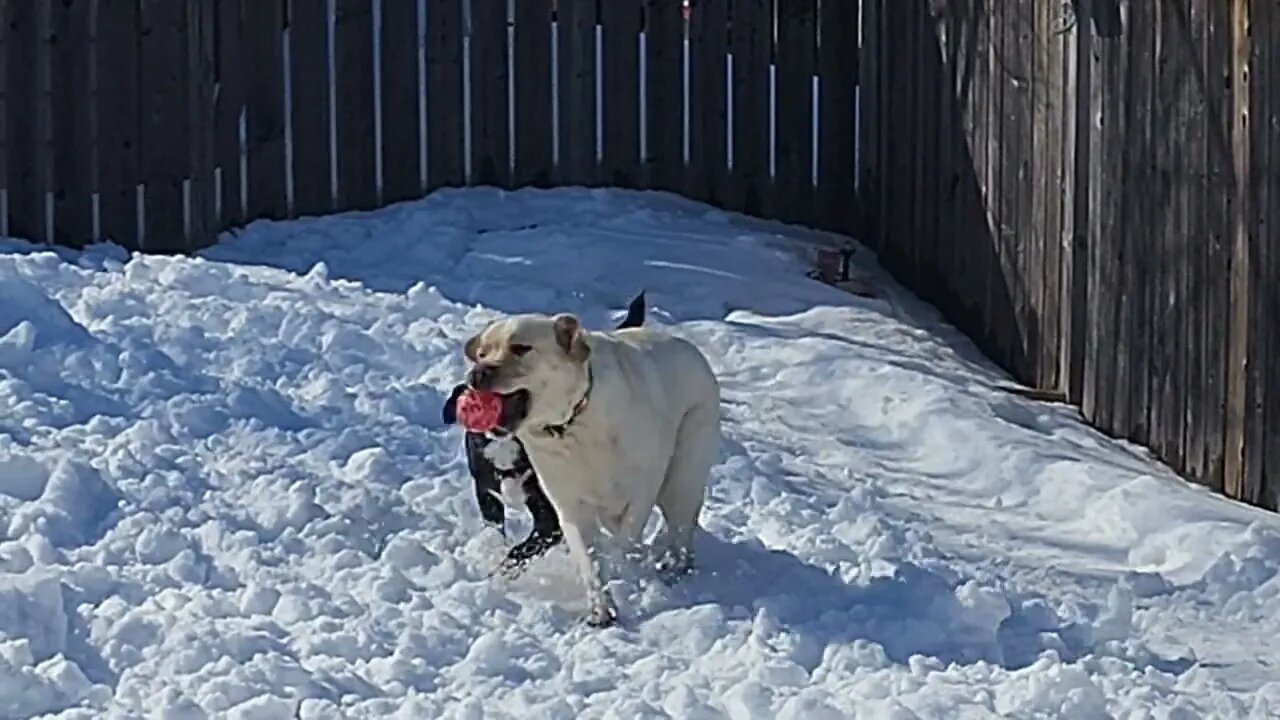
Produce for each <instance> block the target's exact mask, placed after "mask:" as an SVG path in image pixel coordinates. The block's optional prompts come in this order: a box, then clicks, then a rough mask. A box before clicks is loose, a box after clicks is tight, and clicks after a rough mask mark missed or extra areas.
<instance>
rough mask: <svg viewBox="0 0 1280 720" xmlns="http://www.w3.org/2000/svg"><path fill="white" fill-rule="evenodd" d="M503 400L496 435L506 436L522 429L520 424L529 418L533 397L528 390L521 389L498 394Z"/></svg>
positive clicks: (495, 430)
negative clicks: (530, 403)
mask: <svg viewBox="0 0 1280 720" xmlns="http://www.w3.org/2000/svg"><path fill="white" fill-rule="evenodd" d="M498 397H500V398H502V414H501V415H499V416H498V426H497V427H495V428H494V434H496V435H504V434H507V433H513V432H515V431H516V430H519V429H520V424H521V423H523V422H524V420H525V418H527V417H529V401H530V400H531V399H532V397H531V396H530V394H529V391H528V390H525V389H524V388H521V389H519V390H512V391H511V392H509V393H498Z"/></svg>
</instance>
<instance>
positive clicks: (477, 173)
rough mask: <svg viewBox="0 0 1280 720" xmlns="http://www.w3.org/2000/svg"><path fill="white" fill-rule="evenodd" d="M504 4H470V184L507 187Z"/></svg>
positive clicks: (493, 0)
mask: <svg viewBox="0 0 1280 720" xmlns="http://www.w3.org/2000/svg"><path fill="white" fill-rule="evenodd" d="M509 76H510V73H509V72H508V70H507V1H506V0H472V2H471V174H472V177H471V184H472V185H493V186H498V187H510V185H511V155H510V153H511V143H510V141H509V136H508V132H509V130H510V123H509V121H508V117H507V111H508V109H509V106H508V98H507V82H508V79H509Z"/></svg>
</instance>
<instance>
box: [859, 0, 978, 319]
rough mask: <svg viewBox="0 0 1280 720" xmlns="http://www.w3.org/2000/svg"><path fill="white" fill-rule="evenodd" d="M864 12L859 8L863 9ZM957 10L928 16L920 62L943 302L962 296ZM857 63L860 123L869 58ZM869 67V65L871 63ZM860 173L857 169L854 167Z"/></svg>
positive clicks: (862, 194)
mask: <svg viewBox="0 0 1280 720" xmlns="http://www.w3.org/2000/svg"><path fill="white" fill-rule="evenodd" d="M864 13H865V11H864ZM958 16H959V13H958V12H955V11H954V10H951V9H944V10H943V11H942V12H941V13H940V14H938V15H936V16H935V18H934V26H933V27H934V37H935V38H936V50H935V49H934V48H932V47H930V48H927V49H929V50H932V51H933V52H931V53H930V54H929V55H927V56H926V58H925V60H926V63H927V65H928V67H929V72H930V73H931V74H932V75H933V77H934V81H933V82H932V83H931V88H930V89H931V93H930V94H929V96H928V97H927V99H926V101H927V102H928V103H929V106H930V107H932V108H934V113H935V117H936V118H937V121H936V124H935V127H934V135H935V143H936V146H935V148H936V149H935V153H936V163H937V164H936V170H935V172H934V173H933V177H931V178H930V184H931V186H932V190H931V194H932V195H933V197H934V198H936V203H937V205H936V208H935V210H934V216H935V221H934V222H935V236H934V240H935V250H934V253H935V255H934V257H935V261H934V267H933V268H932V270H933V277H934V278H935V284H936V285H937V286H938V287H940V288H941V289H943V290H944V292H945V297H946V298H947V299H946V302H948V303H951V304H953V305H957V306H958V305H960V304H961V303H962V302H963V300H962V298H963V295H962V294H961V290H960V287H959V286H960V285H961V284H962V282H963V281H962V280H960V279H959V272H958V267H957V262H956V261H957V257H958V255H959V253H958V252H957V251H958V247H957V246H958V244H959V243H957V242H955V236H956V233H957V228H958V218H957V217H956V189H957V186H958V184H959V177H960V163H959V161H958V160H957V152H958V150H957V147H956V145H957V144H958V142H959V141H958V138H959V137H960V136H961V135H960V133H961V127H962V123H963V118H961V117H960V116H959V115H957V113H956V107H957V99H956V86H957V68H956V59H957V58H956V53H957V50H958V47H957V42H958V41H959V40H960V33H959V24H958V22H957V20H958ZM862 22H863V25H864V27H863V34H864V36H865V34H866V28H865V24H866V22H867V20H866V17H865V14H864V17H863V21H862ZM859 60H860V62H859V64H860V65H861V66H862V67H863V68H864V70H863V72H862V73H861V76H860V80H859V83H860V87H859V94H858V100H859V111H858V123H859V124H860V125H861V124H863V123H865V122H866V119H865V118H866V115H867V113H866V110H865V109H864V108H865V102H866V98H867V96H868V95H870V94H873V93H874V91H871V92H869V90H870V88H868V87H867V84H866V83H864V82H862V79H863V78H867V77H868V73H867V71H866V70H865V68H866V67H867V65H868V63H869V62H870V61H871V53H870V52H869V51H865V50H864V51H863V52H862V53H861V57H860V58H859ZM872 66H873V67H874V63H872ZM858 143H859V145H858V148H859V150H858V153H859V156H860V158H863V159H862V160H861V161H860V162H862V163H865V162H866V161H865V158H866V156H867V152H866V150H867V148H866V146H865V144H863V141H862V139H861V137H860V138H859V140H858ZM858 171H859V172H860V171H861V170H860V169H858ZM858 196H859V200H860V201H861V204H862V207H864V208H865V207H866V206H867V203H866V189H865V186H859V188H858Z"/></svg>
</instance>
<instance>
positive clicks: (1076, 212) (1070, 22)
mask: <svg viewBox="0 0 1280 720" xmlns="http://www.w3.org/2000/svg"><path fill="white" fill-rule="evenodd" d="M1080 20H1081V19H1080V18H1077V17H1075V16H1074V15H1069V14H1067V13H1065V12H1064V14H1063V17H1062V20H1061V21H1060V22H1062V23H1063V24H1064V25H1067V26H1069V28H1070V29H1068V30H1067V31H1066V38H1067V43H1066V49H1067V61H1066V65H1067V67H1066V68H1064V70H1065V78H1066V79H1065V81H1064V82H1065V88H1066V95H1067V103H1068V108H1069V110H1068V112H1067V114H1066V116H1065V117H1064V122H1065V125H1066V135H1067V148H1068V149H1069V153H1068V154H1067V155H1066V157H1065V162H1066V173H1067V177H1068V178H1069V179H1068V181H1067V182H1066V190H1065V192H1064V193H1063V203H1062V214H1063V223H1064V225H1065V227H1064V229H1063V237H1064V241H1065V242H1066V246H1065V249H1064V258H1063V261H1062V284H1063V290H1062V298H1063V312H1062V331H1063V333H1064V335H1065V337H1064V338H1063V343H1062V355H1061V356H1060V360H1059V361H1060V362H1061V363H1062V367H1063V372H1064V373H1065V374H1066V377H1065V378H1064V385H1065V387H1066V394H1067V401H1068V402H1070V403H1072V404H1074V405H1078V406H1080V407H1081V408H1082V409H1083V408H1084V406H1085V402H1084V398H1085V358H1086V356H1087V355H1088V349H1089V348H1088V344H1087V340H1088V335H1089V334H1088V331H1087V327H1088V320H1089V289H1090V288H1089V284H1090V283H1091V282H1092V279H1091V278H1090V276H1089V181H1090V178H1089V166H1090V148H1091V146H1090V134H1091V130H1090V128H1091V127H1092V125H1093V113H1094V111H1095V105H1094V104H1093V97H1092V95H1093V93H1092V87H1093V85H1094V83H1093V81H1092V71H1093V33H1092V32H1090V26H1089V25H1088V24H1087V23H1083V22H1081V21H1080ZM1087 415H1088V412H1086V416H1087Z"/></svg>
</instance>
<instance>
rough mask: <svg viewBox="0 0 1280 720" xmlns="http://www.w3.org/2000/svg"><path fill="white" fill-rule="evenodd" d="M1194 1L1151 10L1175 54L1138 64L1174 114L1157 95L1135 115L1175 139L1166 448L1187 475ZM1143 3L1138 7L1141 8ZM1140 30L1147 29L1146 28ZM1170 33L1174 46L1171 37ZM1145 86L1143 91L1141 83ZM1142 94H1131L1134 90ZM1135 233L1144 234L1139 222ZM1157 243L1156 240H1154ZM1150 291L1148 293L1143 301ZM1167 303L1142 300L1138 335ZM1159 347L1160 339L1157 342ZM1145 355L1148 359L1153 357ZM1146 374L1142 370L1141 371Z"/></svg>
mask: <svg viewBox="0 0 1280 720" xmlns="http://www.w3.org/2000/svg"><path fill="white" fill-rule="evenodd" d="M1186 4H1187V3H1186V2H1185V0H1181V1H1179V2H1165V3H1160V4H1157V5H1155V7H1154V8H1152V10H1149V11H1147V18H1148V24H1149V25H1151V26H1153V27H1154V28H1155V32H1156V33H1157V37H1158V38H1159V39H1157V40H1156V41H1155V43H1154V44H1156V45H1157V47H1159V48H1160V49H1161V50H1163V49H1164V48H1163V45H1165V44H1168V45H1169V46H1170V52H1169V54H1168V56H1167V61H1166V62H1163V63H1162V62H1160V60H1159V59H1156V61H1155V67H1154V69H1143V68H1137V69H1136V70H1144V74H1147V75H1150V74H1156V75H1157V77H1156V82H1155V86H1156V87H1157V88H1158V90H1159V99H1160V103H1161V104H1163V105H1164V106H1165V107H1166V108H1167V110H1166V111H1165V113H1166V116H1165V117H1161V116H1160V115H1161V114H1162V113H1160V111H1159V105H1158V104H1157V102H1156V101H1155V100H1154V99H1153V100H1152V102H1151V103H1150V104H1149V105H1140V106H1138V107H1137V108H1136V109H1135V112H1134V123H1141V122H1142V120H1143V118H1144V117H1145V118H1148V119H1149V121H1150V122H1151V123H1152V125H1153V128H1154V130H1153V132H1163V133H1164V134H1166V135H1167V136H1168V138H1169V148H1170V151H1171V152H1170V153H1169V155H1168V156H1166V158H1167V160H1166V163H1167V164H1166V165H1165V169H1166V170H1167V172H1166V178H1165V179H1164V180H1163V182H1164V183H1165V184H1166V188H1167V192H1168V194H1167V195H1166V196H1165V197H1166V198H1167V202H1168V205H1167V211H1166V216H1165V217H1166V222H1167V223H1168V225H1167V228H1166V230H1165V232H1164V233H1163V237H1162V238H1160V239H1161V240H1163V241H1164V243H1163V244H1164V245H1165V248H1166V250H1165V252H1164V254H1165V255H1166V256H1167V257H1169V259H1170V260H1171V267H1170V270H1171V272H1170V277H1169V286H1168V293H1169V294H1168V298H1169V302H1168V303H1167V304H1165V305H1164V310H1165V316H1166V318H1167V323H1168V338H1169V340H1170V341H1169V343H1168V347H1169V348H1171V352H1170V353H1169V358H1168V359H1169V361H1170V362H1168V365H1169V368H1170V378H1169V386H1170V393H1169V399H1168V402H1167V403H1166V406H1167V417H1168V421H1167V428H1168V430H1167V433H1166V437H1165V438H1164V440H1163V444H1164V449H1165V451H1164V453H1163V455H1162V457H1163V458H1164V460H1165V461H1166V462H1168V463H1169V464H1170V465H1172V466H1173V467H1174V468H1177V469H1178V470H1179V471H1180V472H1183V473H1185V472H1186V471H1187V469H1188V462H1187V460H1188V459H1187V452H1186V449H1187V448H1186V442H1185V440H1186V432H1185V426H1186V412H1187V407H1188V405H1189V398H1188V394H1189V387H1188V386H1189V382H1190V364H1191V360H1192V356H1193V354H1194V349H1193V347H1192V345H1191V342H1190V338H1189V336H1188V333H1187V331H1186V323H1187V316H1189V315H1191V314H1193V313H1194V312H1196V309H1195V308H1193V306H1192V304H1191V298H1190V295H1191V288H1190V285H1189V278H1190V271H1191V269H1190V267H1189V266H1190V261H1191V257H1190V245H1191V243H1192V242H1194V241H1193V240H1192V239H1191V238H1192V236H1191V226H1190V224H1189V223H1190V212H1189V210H1190V207H1189V205H1190V192H1191V188H1192V186H1193V185H1195V184H1197V183H1199V182H1202V181H1201V180H1200V179H1199V178H1198V177H1196V176H1195V175H1194V174H1193V169H1192V165H1191V162H1190V161H1189V160H1188V155H1189V153H1188V152H1187V150H1188V148H1190V147H1191V146H1192V145H1191V138H1190V137H1189V133H1190V130H1191V126H1192V124H1193V113H1194V112H1195V110H1194V108H1195V106H1196V104H1197V103H1196V102H1195V100H1194V99H1193V98H1192V97H1191V93H1190V92H1189V91H1188V90H1189V88H1191V87H1193V86H1194V82H1195V81H1194V78H1193V77H1192V76H1191V74H1190V73H1191V66H1190V60H1191V54H1192V52H1193V50H1192V38H1191V35H1190V29H1189V28H1188V27H1187V26H1186V21H1187V18H1186V14H1185V13H1186ZM1140 9H1141V8H1135V9H1134V10H1135V12H1137V11H1140ZM1141 20H1142V18H1139V19H1137V20H1135V21H1134V23H1133V24H1134V25H1135V27H1136V26H1137V25H1138V24H1139V22H1141ZM1139 32H1140V31H1139ZM1139 38H1140V39H1142V40H1143V42H1142V43H1139V44H1137V45H1136V47H1135V52H1134V55H1135V58H1134V60H1133V62H1134V63H1140V62H1143V61H1145V62H1148V63H1149V62H1151V58H1152V56H1153V53H1152V50H1150V49H1149V48H1150V46H1151V44H1152V41H1151V40H1147V39H1146V38H1143V37H1142V36H1141V35H1139ZM1165 38H1167V39H1168V40H1167V43H1166V41H1165ZM1133 74H1134V75H1135V76H1136V77H1141V75H1139V74H1138V73H1137V72H1135V73H1133ZM1135 89H1137V88H1135ZM1133 94H1136V93H1133V92H1131V95H1133ZM1139 129H1140V128H1139V127H1131V130H1130V133H1131V134H1132V135H1135V136H1137V137H1141V135H1138V133H1137V131H1138V130H1139ZM1144 179H1145V177H1144V175H1143V174H1141V173H1139V174H1137V175H1136V177H1135V180H1137V181H1138V182H1139V183H1142V181H1143V180H1144ZM1150 186H1151V183H1150V182H1149V181H1148V182H1147V183H1142V184H1137V187H1139V188H1141V187H1150ZM1140 192H1141V191H1136V192H1135V193H1134V195H1135V197H1134V200H1135V201H1136V204H1137V205H1138V207H1139V208H1142V209H1144V210H1146V211H1147V212H1150V210H1149V208H1150V207H1151V205H1150V199H1151V197H1152V196H1151V195H1149V194H1145V193H1144V194H1142V195H1141V196H1140V195H1139V193H1140ZM1139 222H1141V223H1142V224H1143V225H1146V228H1143V229H1145V231H1146V233H1147V234H1150V232H1151V228H1152V227H1157V228H1158V227H1159V225H1158V224H1157V223H1153V222H1150V221H1147V222H1142V221H1139ZM1133 230H1134V231H1140V229H1139V228H1138V227H1137V226H1136V225H1135V226H1134V227H1133ZM1152 247H1155V243H1154V242H1153V243H1152ZM1150 257H1151V255H1150V253H1149V252H1144V249H1143V248H1138V249H1137V250H1136V251H1135V252H1134V253H1132V254H1131V255H1130V256H1129V257H1127V258H1126V259H1125V260H1126V262H1128V263H1130V264H1134V265H1137V264H1142V263H1144V262H1145V261H1146V260H1148V259H1149V258H1150ZM1141 297H1142V296H1140V298H1141ZM1158 307H1160V305H1157V304H1155V303H1154V302H1152V303H1150V304H1147V303H1142V302H1140V303H1139V306H1138V308H1137V310H1136V313H1135V314H1137V315H1138V317H1137V318H1135V319H1134V320H1133V321H1132V322H1133V324H1134V326H1135V328H1137V330H1138V332H1142V331H1144V330H1147V329H1149V328H1150V327H1151V323H1150V322H1149V320H1148V318H1147V317H1143V316H1144V315H1145V316H1148V317H1149V316H1150V315H1151V314H1152V313H1154V312H1155V309H1156V308H1158ZM1151 345H1152V346H1154V342H1152V343H1151ZM1142 359H1144V360H1145V359H1147V358H1146V357H1145V356H1144V357H1143V358H1142ZM1153 368H1154V364H1152V365H1151V366H1143V367H1137V368H1135V370H1134V379H1135V381H1136V380H1140V379H1141V378H1142V377H1143V376H1147V375H1150V373H1151V370H1152V369H1153ZM1138 373H1142V374H1141V375H1139V374H1138ZM1131 397H1132V400H1131V402H1132V404H1133V407H1132V408H1131V410H1130V412H1131V413H1135V414H1136V413H1138V412H1139V411H1140V410H1141V409H1143V407H1144V405H1143V404H1141V403H1143V402H1144V400H1145V398H1143V397H1141V396H1138V395H1133V396H1131ZM1145 441H1146V438H1142V439H1140V440H1139V442H1145Z"/></svg>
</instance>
